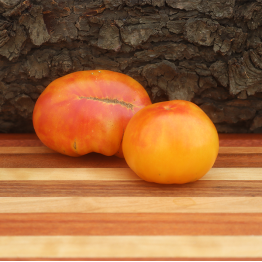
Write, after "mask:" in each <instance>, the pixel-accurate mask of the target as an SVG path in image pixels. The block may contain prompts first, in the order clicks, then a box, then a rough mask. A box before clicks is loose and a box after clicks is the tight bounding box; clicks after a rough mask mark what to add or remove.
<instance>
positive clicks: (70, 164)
mask: <svg viewBox="0 0 262 262" xmlns="http://www.w3.org/2000/svg"><path fill="white" fill-rule="evenodd" d="M261 259H262V135H260V134H252V135H248V134H243V135H225V134H224V135H222V134H221V135H220V151H219V156H218V158H217V161H216V163H215V165H214V167H213V168H212V169H211V170H210V171H209V173H208V174H207V175H206V176H204V177H203V178H202V179H201V180H199V181H197V182H195V183H189V184H185V185H158V184H153V183H147V182H145V181H142V180H141V179H139V178H138V177H137V176H136V175H135V174H134V173H133V172H132V171H131V170H130V169H129V168H128V166H127V164H126V163H125V161H124V160H123V159H119V158H117V157H105V156H102V155H99V154H94V153H92V154H89V155H86V156H83V157H79V158H72V157H67V156H63V155H60V154H57V153H55V152H54V151H52V150H50V149H48V148H46V147H45V146H43V144H42V143H41V142H40V141H39V140H38V138H37V137H36V136H35V135H33V134H23V135H18V134H16V135H11V134H1V135H0V260H261Z"/></svg>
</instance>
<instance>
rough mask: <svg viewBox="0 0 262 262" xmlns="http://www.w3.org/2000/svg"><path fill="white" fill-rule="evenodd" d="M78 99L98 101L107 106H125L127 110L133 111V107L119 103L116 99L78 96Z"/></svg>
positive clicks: (122, 102)
mask: <svg viewBox="0 0 262 262" xmlns="http://www.w3.org/2000/svg"><path fill="white" fill-rule="evenodd" d="M79 98H80V99H88V100H94V101H100V102H104V103H108V104H118V105H121V106H125V107H126V108H128V109H131V110H133V109H134V105H133V104H131V103H127V102H124V101H119V100H118V99H110V98H98V97H85V96H80V97H79Z"/></svg>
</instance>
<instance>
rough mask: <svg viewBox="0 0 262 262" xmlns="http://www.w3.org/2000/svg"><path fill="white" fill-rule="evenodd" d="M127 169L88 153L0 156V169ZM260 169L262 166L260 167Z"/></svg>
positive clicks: (117, 160)
mask: <svg viewBox="0 0 262 262" xmlns="http://www.w3.org/2000/svg"><path fill="white" fill-rule="evenodd" d="M87 167H88V168H89V167H93V168H102V167H128V166H127V163H126V161H125V160H124V159H123V158H119V157H116V156H110V157H108V156H104V155H101V154H96V153H90V154H87V155H85V156H81V157H70V156H65V155H62V154H0V168H87ZM261 167H262V165H261Z"/></svg>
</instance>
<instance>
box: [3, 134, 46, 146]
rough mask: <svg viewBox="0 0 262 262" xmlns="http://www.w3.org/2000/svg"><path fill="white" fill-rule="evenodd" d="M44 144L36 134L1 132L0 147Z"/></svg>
mask: <svg viewBox="0 0 262 262" xmlns="http://www.w3.org/2000/svg"><path fill="white" fill-rule="evenodd" d="M28 146H31V147H35V146H44V145H43V143H42V142H41V141H40V140H39V138H38V137H37V135H36V134H1V135H0V147H28Z"/></svg>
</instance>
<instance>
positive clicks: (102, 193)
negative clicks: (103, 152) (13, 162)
mask: <svg viewBox="0 0 262 262" xmlns="http://www.w3.org/2000/svg"><path fill="white" fill-rule="evenodd" d="M0 197H130V198H132V197H159V198H161V197H262V181H241V180H240V181H239V180H238V181H223V180H221V181H219V180H202V181H201V180H200V181H196V182H194V183H187V184H183V185H175V184H174V185H160V184H156V183H149V182H145V181H142V180H140V181H137V180H135V181H95V180H91V181H2V182H0ZM130 201H132V199H130Z"/></svg>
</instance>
